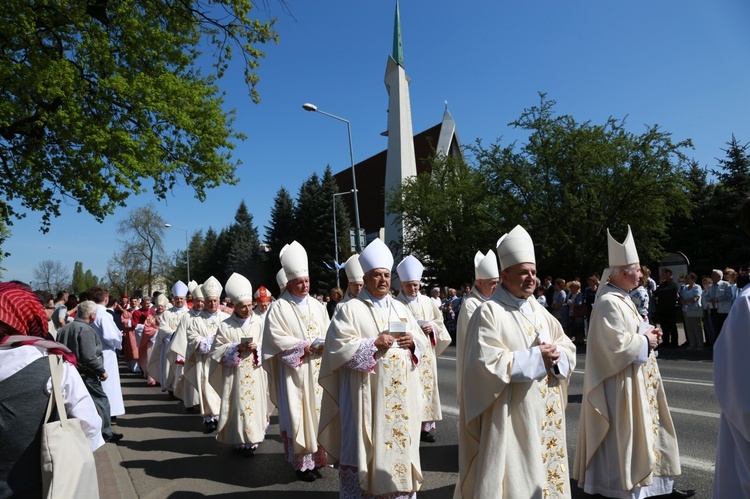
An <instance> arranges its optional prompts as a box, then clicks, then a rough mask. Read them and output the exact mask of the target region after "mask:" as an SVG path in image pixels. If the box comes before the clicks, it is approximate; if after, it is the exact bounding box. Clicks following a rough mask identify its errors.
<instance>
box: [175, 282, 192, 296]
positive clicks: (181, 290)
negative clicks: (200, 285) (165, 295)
mask: <svg viewBox="0 0 750 499" xmlns="http://www.w3.org/2000/svg"><path fill="white" fill-rule="evenodd" d="M187 293H188V287H187V286H186V285H185V283H184V282H182V281H177V282H176V283H174V286H172V296H187Z"/></svg>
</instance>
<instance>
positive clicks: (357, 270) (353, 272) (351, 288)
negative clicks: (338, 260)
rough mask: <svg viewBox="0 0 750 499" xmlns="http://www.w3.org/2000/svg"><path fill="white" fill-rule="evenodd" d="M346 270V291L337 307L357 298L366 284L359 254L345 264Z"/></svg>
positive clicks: (351, 257)
mask: <svg viewBox="0 0 750 499" xmlns="http://www.w3.org/2000/svg"><path fill="white" fill-rule="evenodd" d="M344 272H345V273H346V280H347V284H346V292H345V293H344V299H343V300H341V301H340V302H339V303H338V305H336V307H337V308H338V307H340V306H341V304H342V303H344V302H346V301H348V300H351V299H352V298H356V297H357V296H358V295H359V293H360V292H361V291H362V288H363V287H364V285H365V281H364V276H365V272H364V271H363V270H362V265H360V264H359V255H357V254H354V255H352V256H350V257H349V259H348V260H347V261H346V263H345V264H344Z"/></svg>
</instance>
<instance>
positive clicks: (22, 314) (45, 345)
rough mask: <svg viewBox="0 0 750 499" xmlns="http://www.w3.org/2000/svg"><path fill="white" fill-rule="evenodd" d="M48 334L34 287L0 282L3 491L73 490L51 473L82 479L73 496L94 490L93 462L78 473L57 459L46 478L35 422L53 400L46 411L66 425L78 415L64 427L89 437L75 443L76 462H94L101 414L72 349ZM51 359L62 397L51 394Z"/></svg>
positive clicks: (1, 494) (57, 494)
mask: <svg viewBox="0 0 750 499" xmlns="http://www.w3.org/2000/svg"><path fill="white" fill-rule="evenodd" d="M47 334H48V332H47V318H46V314H45V310H44V307H43V306H42V305H41V304H40V303H39V301H38V300H37V298H36V296H35V295H34V294H33V293H32V292H31V290H29V289H28V288H27V287H26V286H24V285H23V284H18V283H12V282H7V283H0V441H1V442H3V446H2V452H0V498H6V497H11V496H24V497H54V498H65V497H75V496H76V494H75V491H73V490H70V491H66V490H65V488H60V487H55V486H54V485H55V484H56V481H55V477H56V478H57V479H58V480H61V481H64V482H66V483H68V484H72V483H73V482H76V483H80V484H81V485H84V486H83V487H80V488H78V487H75V489H76V491H86V492H85V494H84V495H77V497H87V498H90V497H98V486H97V483H96V472H95V468H94V467H90V468H89V471H86V472H85V473H84V472H82V473H81V474H80V477H81V479H80V480H79V479H78V476H77V475H74V474H73V470H71V469H70V468H68V467H67V465H69V464H75V463H71V462H66V461H63V462H58V461H57V460H55V461H54V462H53V464H54V466H55V467H54V469H52V468H50V467H49V465H48V466H47V468H46V473H45V478H46V479H43V474H42V435H43V434H45V432H42V431H40V422H41V423H42V424H43V423H44V422H46V421H47V420H48V419H49V414H48V413H47V411H48V410H49V409H51V406H50V404H51V403H55V404H56V406H57V407H58V410H57V411H51V412H53V413H57V414H61V415H64V416H67V418H70V419H68V421H67V422H68V423H69V424H70V423H71V422H72V421H76V423H77V425H76V423H72V424H73V425H76V426H77V427H78V429H77V430H76V429H73V430H69V433H75V434H76V435H77V437H79V438H78V442H86V444H87V445H84V446H81V445H80V444H79V445H77V447H76V448H77V449H79V452H78V453H77V454H76V458H75V460H76V461H89V462H92V463H93V451H94V450H96V449H97V448H99V447H100V446H102V445H104V440H103V438H102V435H101V425H102V422H101V418H100V417H99V414H98V413H97V410H96V406H95V405H94V402H93V401H92V399H91V396H90V395H89V393H88V391H87V390H86V387H85V386H84V384H83V381H82V380H81V377H80V375H79V374H78V372H77V371H76V369H75V356H74V355H73V354H72V352H71V351H70V350H69V349H68V348H67V347H65V346H64V345H61V344H60V343H56V342H54V341H51V340H50V339H48V336H47ZM50 359H51V360H52V361H53V362H51V361H50ZM63 359H64V361H63ZM51 365H55V366H56V370H57V374H58V376H56V378H57V379H58V382H59V396H58V397H55V398H54V400H53V399H52V397H51V396H50V395H51V393H53V392H54V391H55V388H54V386H53V385H55V384H57V383H53V380H52V379H51V376H50V375H51V374H52V369H51ZM72 418H75V419H72ZM81 436H83V438H82V439H81V438H80V437H81ZM50 444H51V445H52V447H50ZM50 448H51V449H53V450H56V445H55V444H54V443H53V442H52V441H48V444H47V449H50ZM47 452H48V453H49V451H47ZM68 461H71V459H68ZM60 466H63V467H62V468H60ZM45 484H47V487H45Z"/></svg>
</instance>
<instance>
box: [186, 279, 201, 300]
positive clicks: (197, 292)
mask: <svg viewBox="0 0 750 499" xmlns="http://www.w3.org/2000/svg"><path fill="white" fill-rule="evenodd" d="M188 291H190V294H191V295H193V299H196V298H205V296H203V290H202V289H201V287H200V284H198V283H197V282H195V281H190V284H188Z"/></svg>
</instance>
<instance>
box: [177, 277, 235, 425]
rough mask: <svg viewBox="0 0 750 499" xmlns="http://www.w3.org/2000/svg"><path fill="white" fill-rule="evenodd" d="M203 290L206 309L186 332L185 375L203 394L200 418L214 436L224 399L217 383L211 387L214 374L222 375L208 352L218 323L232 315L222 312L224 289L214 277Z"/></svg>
mask: <svg viewBox="0 0 750 499" xmlns="http://www.w3.org/2000/svg"><path fill="white" fill-rule="evenodd" d="M202 291H203V295H204V296H205V307H204V309H203V312H201V314H200V315H199V316H198V317H196V318H195V320H193V321H192V322H191V323H190V326H189V327H188V329H187V334H186V336H187V355H186V356H185V372H184V373H183V376H184V377H185V380H186V381H187V382H188V383H190V384H191V385H192V386H193V387H194V388H195V389H196V390H197V391H198V393H199V394H200V397H199V401H200V412H201V416H202V417H203V423H204V424H205V426H206V433H211V432H213V431H215V430H216V428H217V426H218V420H219V412H220V411H221V398H220V395H219V394H218V393H217V392H216V390H215V389H214V388H213V385H214V384H215V383H213V384H212V383H211V382H210V380H209V377H210V376H211V374H212V373H215V374H216V375H217V376H218V375H220V372H219V371H217V370H215V369H214V368H213V367H214V360H213V359H212V358H211V356H210V355H209V352H210V351H211V345H212V343H213V342H214V337H215V336H216V331H217V330H218V329H219V324H220V323H221V322H222V321H223V320H224V319H226V318H227V317H229V314H226V313H224V312H222V311H221V310H219V298H220V297H221V291H222V287H221V284H220V283H219V281H218V280H217V279H216V278H215V277H213V276H211V277H209V278H208V279H207V280H206V282H204V283H203V287H202Z"/></svg>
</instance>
